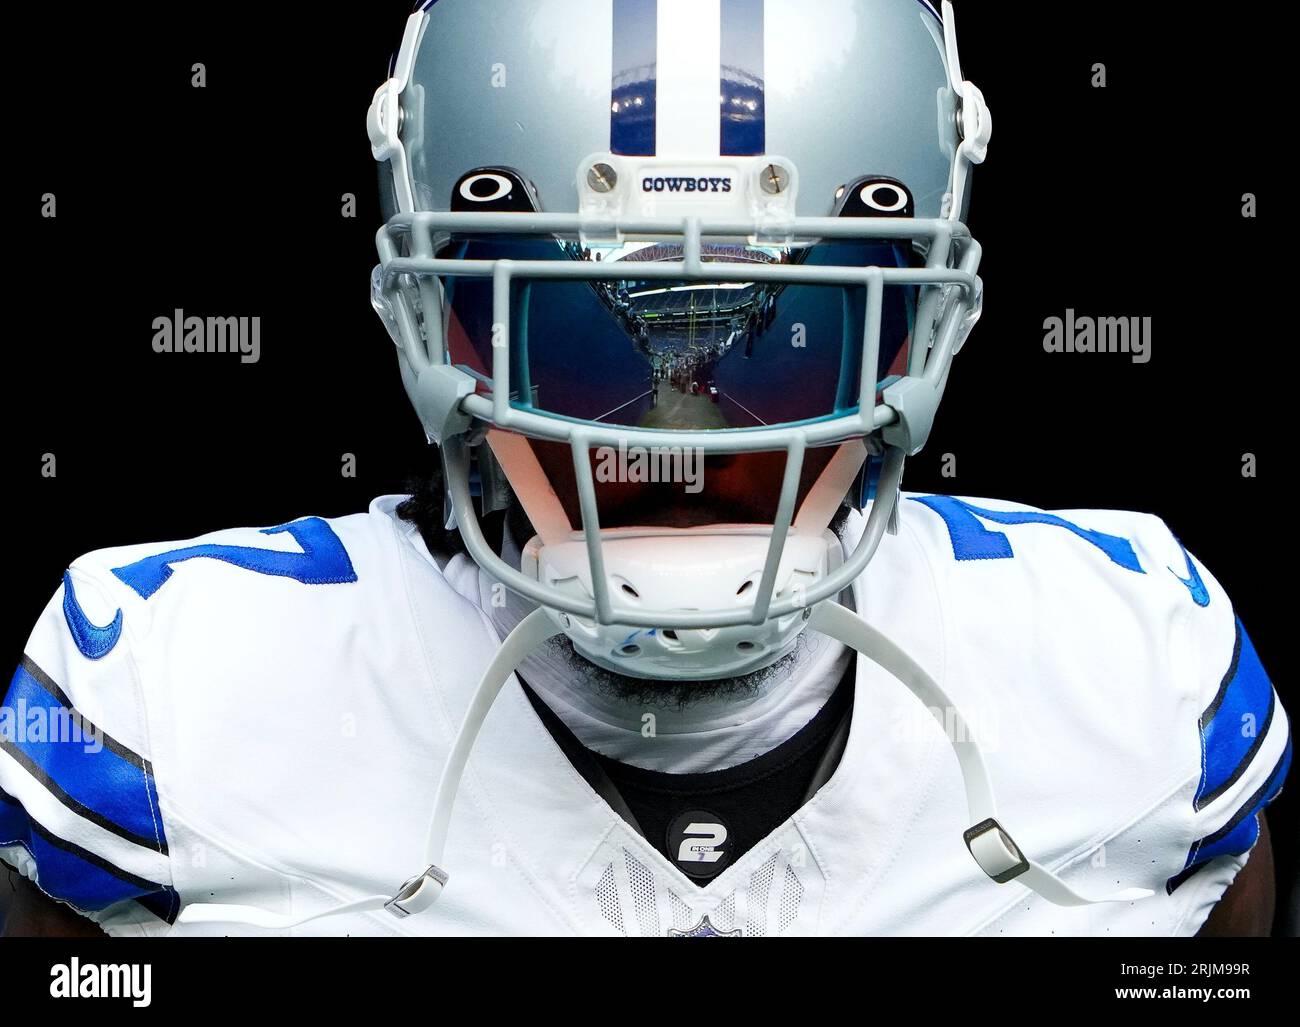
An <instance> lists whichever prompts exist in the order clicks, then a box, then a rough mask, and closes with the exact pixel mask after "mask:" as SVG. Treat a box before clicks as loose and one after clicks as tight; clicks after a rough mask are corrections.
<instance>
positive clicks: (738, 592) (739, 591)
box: [736, 578, 754, 596]
mask: <svg viewBox="0 0 1300 1027" xmlns="http://www.w3.org/2000/svg"><path fill="white" fill-rule="evenodd" d="M753 587H754V579H753V578H750V579H749V580H748V581H746V582H745V583H744V584H743V585H741V586H740V588H738V589H736V595H738V596H743V595H745V594H746V593H747V592H749V591H750V590H751V589H752V588H753Z"/></svg>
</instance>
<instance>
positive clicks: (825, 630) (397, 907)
mask: <svg viewBox="0 0 1300 1027" xmlns="http://www.w3.org/2000/svg"><path fill="white" fill-rule="evenodd" d="M808 627H809V629H810V630H812V631H818V632H821V633H822V634H824V635H827V636H829V637H831V638H833V639H835V640H836V641H839V642H842V643H843V644H844V645H846V646H848V647H849V648H851V649H855V650H857V651H858V652H859V653H861V654H862V655H863V656H865V657H866V658H867V659H869V660H871V661H872V662H873V663H876V664H879V665H880V666H881V667H882V668H883V669H884V670H886V671H888V672H889V673H890V674H892V675H893V676H894V677H896V678H897V679H898V680H899V681H901V682H902V683H903V684H904V685H905V686H906V687H907V689H908V691H910V692H911V693H912V694H913V695H914V696H916V697H917V699H919V700H920V701H921V702H922V703H923V704H924V705H925V706H926V707H927V708H929V709H931V710H936V709H937V710H939V711H940V716H941V717H944V716H945V715H946V718H947V720H948V722H949V723H950V725H951V727H952V728H953V731H952V734H951V735H949V737H948V741H949V742H950V744H951V745H952V749H953V752H954V753H955V754H956V756H957V763H958V765H959V766H960V767H961V775H962V781H963V783H964V785H965V788H966V805H967V807H968V809H969V810H970V819H971V820H972V821H975V826H974V827H972V828H970V829H969V830H968V831H966V833H965V839H966V847H967V848H968V849H970V853H971V855H972V856H974V857H975V862H976V863H978V864H979V867H980V869H981V870H983V871H984V873H986V874H988V876H989V877H990V878H992V879H993V880H994V881H996V882H997V883H998V884H1006V883H1007V882H1008V881H1019V882H1020V883H1021V884H1023V885H1024V886H1025V887H1027V888H1029V889H1030V890H1031V891H1034V892H1037V893H1038V894H1039V895H1041V896H1042V897H1043V898H1045V899H1046V900H1047V901H1048V902H1051V903H1053V904H1055V905H1057V906H1086V905H1091V904H1093V903H1097V902H1133V901H1136V900H1137V899H1144V898H1147V897H1149V896H1150V895H1152V894H1154V893H1153V892H1151V891H1148V890H1147V889H1144V888H1129V889H1126V890H1124V891H1120V892H1116V893H1115V894H1113V895H1106V896H1102V897H1099V898H1089V897H1087V896H1084V895H1080V894H1079V893H1078V892H1076V891H1074V890H1073V889H1072V888H1071V887H1070V886H1069V885H1067V884H1066V883H1065V882H1064V881H1062V880H1061V879H1060V878H1059V877H1057V876H1056V875H1055V874H1053V873H1052V872H1051V871H1050V870H1048V869H1047V868H1045V867H1043V866H1042V865H1040V864H1038V863H1035V862H1034V861H1033V860H1031V859H1028V858H1026V856H1025V855H1024V853H1022V852H1021V851H1020V847H1019V846H1018V845H1016V843H1015V841H1014V840H1013V839H1012V837H1011V835H1010V834H1008V833H1007V831H1006V830H1005V829H1004V828H1003V827H1002V825H1001V823H999V821H998V819H997V805H996V803H995V801H994V798H993V786H992V784H991V783H990V781H989V775H988V769H987V768H986V767H985V766H984V757H983V756H982V755H981V754H980V751H979V747H978V746H977V745H976V743H975V742H974V740H973V736H972V734H971V732H970V729H969V727H968V725H967V724H966V721H965V719H964V718H963V717H962V715H961V713H960V712H959V711H958V709H957V707H956V706H955V705H954V704H953V703H952V701H951V700H949V698H948V696H947V694H946V693H945V692H944V690H943V689H942V688H941V687H940V686H939V684H938V682H936V681H935V680H934V678H932V677H931V676H930V675H929V674H927V673H926V671H925V670H924V669H923V668H922V667H921V665H920V664H918V663H917V662H916V661H915V660H913V659H912V658H911V657H910V656H908V655H907V653H905V652H903V650H902V649H900V648H899V647H898V646H896V645H895V644H894V643H893V642H891V641H890V640H889V639H888V638H886V637H885V636H884V635H882V634H881V633H880V632H879V631H877V630H876V629H875V628H873V627H871V625H869V624H868V623H867V622H866V621H864V620H863V619H862V618H861V617H859V616H858V615H857V614H855V613H852V612H851V611H849V610H847V609H845V608H844V607H843V606H841V605H839V604H838V603H834V602H825V603H822V604H821V605H819V606H818V607H817V608H816V609H815V610H814V611H813V616H812V619H811V620H810V621H809V623H808ZM557 634H559V629H558V628H557V627H556V626H555V624H554V622H553V621H552V620H551V619H550V617H549V616H548V615H547V613H546V611H545V610H544V609H537V610H534V611H533V612H532V613H530V614H529V615H528V616H527V617H525V618H524V619H523V620H522V621H521V622H520V623H519V625H518V627H516V628H515V629H514V631H512V632H511V633H510V634H509V635H508V636H507V637H506V640H505V641H504V642H503V643H502V644H501V648H500V649H499V650H498V652H497V654H496V656H495V658H494V659H493V660H492V663H491V664H490V665H489V666H488V669H487V670H486V671H485V672H484V674H483V680H482V681H480V682H479V686H478V690H477V691H476V692H475V693H474V698H473V700H472V701H471V703H470V706H469V709H468V711H466V713H465V720H464V722H463V723H462V724H461V727H460V731H459V732H458V733H457V735H456V741H455V743H454V745H453V746H452V750H451V754H450V755H449V756H448V757H447V762H446V764H445V765H444V766H443V769H442V777H441V778H440V779H439V781H438V791H437V796H436V798H435V799H434V804H433V816H432V818H431V820H430V822H429V834H428V839H427V842H426V845H425V862H426V863H427V865H428V869H426V870H425V871H424V872H423V873H421V874H418V875H416V876H415V877H412V878H411V879H410V880H409V881H407V882H406V883H405V884H404V885H402V887H401V888H400V889H399V890H398V892H397V894H396V895H371V896H369V897H367V898H364V899H358V900H357V901H355V902H348V903H345V904H343V905H338V906H333V907H330V908H328V909H325V910H323V911H322V912H319V913H315V914H313V915H311V916H306V917H301V916H298V917H296V916H293V915H288V916H285V915H280V914H276V913H271V912H269V911H268V910H264V909H258V908H257V907H255V906H230V905H217V904H213V903H191V904H190V905H187V906H186V907H185V908H184V909H183V910H181V914H180V916H179V917H178V918H177V919H178V921H179V922H180V923H187V924H207V923H233V924H248V925H250V926H253V927H260V928H264V929H267V930H285V929H288V928H291V927H301V926H303V925H304V924H309V923H312V922H313V921H316V920H322V919H324V918H326V917H334V916H342V915H344V914H347V913H368V912H372V911H374V910H378V909H386V910H388V912H390V913H391V914H393V916H395V917H398V918H399V919H401V918H405V917H408V916H413V915H414V914H416V913H422V912H424V911H425V910H426V909H428V908H429V907H430V906H432V905H433V904H434V903H435V902H436V901H437V900H438V896H439V895H441V894H442V889H443V886H444V885H445V884H446V883H447V872H446V871H445V870H443V869H442V868H441V863H442V861H443V856H444V852H445V850H446V845H447V830H448V827H449V826H450V824H451V811H452V806H453V804H454V803H455V801H456V793H457V792H458V791H459V790H460V782H461V778H462V777H463V776H464V773H465V766H466V764H467V763H468V762H469V754H470V750H471V749H472V748H473V746H474V742H475V741H476V740H477V739H478V735H479V731H480V730H481V729H482V727H483V722H484V721H485V720H486V719H487V715H488V712H489V711H490V710H491V709H492V705H493V703H495V702H496V698H497V696H498V695H500V693H501V689H502V688H503V687H504V685H505V683H506V682H507V681H509V680H510V677H511V675H512V674H514V672H515V670H516V668H518V667H519V665H520V664H522V663H523V662H524V660H525V659H527V658H528V655H529V654H530V653H531V652H532V651H533V650H534V649H536V648H537V647H538V646H540V645H541V644H542V643H543V642H545V641H546V640H547V639H549V638H552V637H554V636H555V635H557Z"/></svg>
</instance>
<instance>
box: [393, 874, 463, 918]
mask: <svg viewBox="0 0 1300 1027" xmlns="http://www.w3.org/2000/svg"><path fill="white" fill-rule="evenodd" d="M447 880H448V878H447V872H446V871H445V870H442V869H440V868H438V867H429V869H428V870H426V871H425V872H424V873H422V874H420V875H418V876H416V877H412V878H411V879H410V880H409V881H407V882H406V883H405V884H404V885H402V887H401V888H400V889H399V890H398V892H397V894H396V895H394V896H393V897H392V898H391V899H389V900H388V901H387V902H386V903H384V908H385V909H386V910H388V912H390V913H392V914H393V916H395V917H397V919H399V920H404V919H406V918H407V917H408V916H414V915H415V914H416V913H423V912H424V911H425V910H426V909H428V908H429V907H430V906H432V905H433V904H434V903H435V902H437V901H438V896H439V895H441V894H442V888H443V885H445V884H446V883H447Z"/></svg>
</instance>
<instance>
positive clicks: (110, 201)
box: [0, 0, 1300, 878]
mask: <svg viewBox="0 0 1300 1027" xmlns="http://www.w3.org/2000/svg"><path fill="white" fill-rule="evenodd" d="M815 2H816V0H810V3H815ZM1275 9H1276V8H1267V9H1262V8H1259V7H1258V6H1251V7H1249V8H1246V7H1244V6H1243V7H1242V8H1241V13H1240V14H1233V13H1225V9H1224V8H1223V7H1221V6H1220V5H1197V4H1188V5H1167V4H1135V3H1132V2H1131V0H1130V2H1100V0H1088V2H1074V3H1060V4H1043V3H1036V2H1035V3H1016V2H998V3H991V2H988V3H975V2H974V0H963V2H962V3H960V5H959V7H958V15H959V17H958V27H959V30H960V36H961V41H962V53H963V62H964V64H965V72H966V75H967V77H969V78H971V79H972V80H973V81H975V82H976V83H977V84H979V85H980V86H981V87H982V88H983V90H984V92H985V95H986V96H987V98H988V101H989V104H990V106H991V108H992V109H993V111H994V115H995V132H994V139H993V146H992V149H991V153H990V159H989V162H988V164H987V165H986V166H985V167H984V168H982V169H980V170H979V172H978V173H977V177H976V180H975V192H974V208H973V212H972V218H971V224H972V227H973V229H974V231H975V234H976V236H977V238H979V239H980V240H981V241H982V242H983V243H984V245H985V252H986V261H985V265H984V268H983V272H982V274H983V277H984V280H985V284H986V291H987V310H986V314H985V318H984V321H983V322H982V323H981V325H980V327H979V328H978V329H977V330H976V333H975V335H974V336H973V337H972V340H971V342H970V344H969V345H968V346H967V348H966V350H965V351H964V352H963V354H962V356H961V357H960V358H959V360H958V363H957V367H956V372H955V373H954V376H953V381H952V385H951V387H950V389H949V394H948V398H947V400H946V405H945V407H944V408H943V410H942V411H941V414H940V419H939V423H938V426H937V428H936V431H935V434H934V437H933V439H932V441H931V443H930V446H929V448H928V450H927V452H926V453H925V454H924V455H923V456H922V457H920V458H919V459H917V460H915V461H913V462H912V464H911V465H910V467H909V477H908V482H907V484H908V486H909V488H911V489H913V490H917V491H937V492H956V493H958V494H963V495H971V496H992V497H998V498H1004V499H1012V500H1017V501H1022V502H1026V503H1031V504H1034V505H1036V506H1040V507H1045V508H1048V509H1052V508H1079V507H1095V508H1126V509H1137V510H1142V511H1150V512H1153V513H1158V514H1159V515H1160V516H1162V517H1164V518H1165V519H1166V520H1167V521H1168V522H1169V524H1170V526H1171V527H1172V528H1173V530H1174V531H1175V532H1176V533H1177V534H1178V535H1179V536H1180V537H1181V538H1182V540H1183V541H1184V543H1185V544H1186V545H1187V546H1188V548H1189V549H1190V550H1192V551H1193V552H1195V553H1196V554H1197V555H1198V556H1199V557H1200V558H1201V559H1202V560H1203V561H1205V563H1206V564H1207V565H1208V566H1209V567H1210V568H1211V569H1212V570H1213V571H1214V573H1215V574H1216V576H1217V577H1218V578H1219V580H1220V581H1221V582H1222V583H1223V584H1224V586H1225V587H1226V588H1227V589H1228V591H1229V593H1230V594H1231V595H1232V596H1233V597H1234V601H1235V603H1236V606H1237V611H1238V613H1239V615H1240V616H1241V618H1242V619H1243V621H1244V622H1245V623H1246V625H1247V626H1248V627H1249V630H1250V632H1251V634H1252V636H1253V638H1254V641H1255V643H1256V645H1257V647H1258V649H1259V651H1260V653H1261V655H1262V657H1263V659H1264V661H1265V663H1266V665H1267V666H1268V667H1269V669H1270V671H1271V674H1272V676H1273V678H1274V679H1275V681H1276V682H1277V684H1278V688H1279V691H1280V692H1281V693H1282V695H1283V698H1284V700H1289V706H1290V708H1291V710H1292V711H1295V710H1297V709H1300V692H1297V691H1296V689H1295V688H1294V687H1293V686H1292V684H1291V682H1292V680H1293V677H1294V675H1293V669H1294V658H1293V655H1292V653H1291V651H1290V648H1289V646H1290V643H1289V642H1288V641H1287V640H1288V638H1292V637H1293V636H1292V635H1291V631H1292V630H1293V627H1292V620H1293V614H1292V611H1293V608H1294V598H1286V597H1287V596H1290V595H1291V593H1292V591H1293V589H1294V585H1293V582H1294V580H1295V570H1294V569H1293V568H1292V567H1291V566H1290V564H1291V563H1292V562H1293V560H1294V556H1293V553H1292V542H1291V539H1292V535H1293V529H1292V522H1291V518H1290V517H1289V516H1288V514H1287V510H1288V508H1289V507H1288V496H1289V491H1288V485H1289V484H1290V482H1289V481H1288V476H1289V474H1288V472H1289V471H1290V469H1291V467H1292V466H1293V460H1292V439H1291V434H1290V432H1289V423H1288V422H1289V418H1288V416H1287V415H1288V407H1287V404H1288V402H1289V401H1290V396H1289V388H1288V384H1289V383H1288V382H1287V380H1286V378H1285V377H1284V375H1283V374H1282V373H1281V370H1282V366H1284V365H1282V366H1280V365H1281V362H1282V361H1284V360H1285V359H1286V358H1285V357H1284V356H1283V353H1284V351H1285V350H1287V349H1289V348H1290V346H1291V345H1292V344H1293V343H1294V328H1293V327H1292V326H1291V325H1290V324H1288V323H1287V322H1286V321H1284V320H1282V318H1283V317H1284V316H1285V313H1286V311H1287V310H1288V308H1289V306H1290V303H1289V302H1288V301H1289V298H1290V297H1289V293H1290V292H1291V291H1292V290H1291V288H1290V286H1289V285H1288V284H1287V280H1286V279H1285V278H1284V277H1282V276H1281V275H1279V274H1277V273H1275V272H1274V271H1273V270H1272V269H1271V268H1269V267H1268V266H1267V265H1266V263H1265V262H1266V261H1269V260H1277V259H1280V258H1281V255H1280V253H1279V250H1280V245H1279V240H1278V225H1279V220H1280V218H1281V217H1282V215H1283V203H1284V202H1285V197H1286V194H1284V193H1282V192H1281V191H1280V190H1279V189H1278V188H1277V186H1278V185H1279V184H1280V182H1279V179H1280V166H1281V162H1282V158H1281V156H1280V154H1277V152H1276V150H1277V147H1278V146H1279V145H1280V143H1281V140H1283V139H1284V138H1285V137H1286V135H1287V134H1290V128H1289V121H1290V119H1292V118H1293V117H1294V111H1293V110H1291V107H1290V105H1287V104H1286V103H1285V102H1284V100H1283V97H1284V96H1286V95H1288V94H1285V93H1283V92H1282V91H1281V90H1280V89H1279V88H1278V86H1279V84H1280V77H1281V76H1280V74H1279V68H1280V69H1282V70H1288V69H1287V65H1286V64H1285V63H1284V54H1283V52H1282V46H1283V45H1284V38H1283V37H1285V32H1284V31H1282V30H1281V29H1280V28H1276V29H1273V30H1270V28H1269V16H1268V15H1267V13H1266V12H1267V11H1269V10H1275ZM408 12H409V6H408V5H407V4H406V3H400V2H394V3H379V2H376V0H367V2H366V3H334V4H331V5H327V6H303V5H299V4H288V3H265V2H264V3H256V4H254V3H240V2H227V3H220V4H215V5H212V4H208V5H200V4H174V3H168V4H162V3H152V4H151V3H136V4H131V5H84V6H82V5H78V6H76V7H74V8H67V9H56V8H53V7H50V6H41V7H39V8H35V7H33V8H30V9H29V10H28V11H27V12H26V13H21V12H18V11H15V10H14V9H13V7H10V8H9V9H7V11H6V14H5V19H6V21H7V23H8V24H7V26H6V29H7V31H6V35H7V38H8V47H7V64H8V68H7V70H6V71H5V73H4V74H5V77H6V78H7V79H8V85H7V87H6V88H7V93H8V99H9V107H10V116H9V119H8V121H9V143H8V146H7V147H6V155H7V160H6V162H5V164H6V172H7V173H8V176H9V177H10V178H11V185H10V187H9V188H8V195H9V201H10V217H9V218H8V228H9V231H10V235H9V240H8V241H9V247H8V250H9V258H10V259H9V265H8V266H9V287H8V289H7V293H8V307H9V313H10V316H9V318H8V319H7V327H8V331H7V333H6V339H5V345H4V370H5V375H4V383H5V388H4V398H5V402H4V403H3V404H0V418H2V421H0V427H2V428H3V433H2V434H0V438H2V439H3V444H2V445H0V481H3V482H5V483H6V485H7V493H6V499H7V501H6V502H5V511H6V522H7V523H6V525H5V531H6V536H7V539H8V546H7V549H8V554H7V558H6V560H5V575H6V580H7V587H6V589H5V593H4V594H5V600H6V609H5V611H4V617H3V618H2V624H0V631H3V636H2V637H0V655H4V654H7V656H8V658H9V659H10V660H12V661H15V662H16V660H17V658H18V656H19V655H20V652H21V649H22V645H23V642H24V640H25V638H26V635H27V632H28V631H29V630H30V627H31V624H32V623H33V622H34V620H35V618H36V617H37V615H38V614H39V612H40V610H41V608H42V606H43V605H44V603H45V602H46V600H47V599H48V598H49V596H50V595H51V594H52V593H53V592H54V590H55V589H56V588H57V587H58V584H59V579H60V575H61V573H62V571H63V569H64V568H65V566H67V564H69V563H70V562H71V561H72V560H73V559H74V558H75V557H77V556H78V555H79V554H81V553H84V552H87V551H91V550H94V549H98V548H102V547H105V546H113V545H122V544H127V543H136V542H153V541H164V540H177V539H185V538H189V537H192V536H194V535H197V534H201V533H204V532H207V531H211V530H215V529H219V528H224V527H230V526H232V525H243V524H259V525H265V524H277V523H281V522H284V521H287V520H289V519H292V518H294V517H298V516H302V515H306V514H319V515H325V516H333V515H340V514H345V513H351V512H356V511H358V510H361V509H364V507H365V506H366V504H367V503H368V502H369V500H370V499H372V498H373V497H374V496H376V495H380V494H384V493H389V492H396V491H401V490H402V488H403V485H404V483H405V481H406V480H407V478H408V476H409V475H410V474H412V473H414V472H418V471H420V470H421V469H422V468H423V467H424V466H426V464H427V461H428V460H429V455H428V451H427V449H426V448H425V446H424V444H423V439H422V436H421V433H420V431H419V428H418V426H417V423H416V421H415V418H414V415H413V414H412V413H410V412H409V410H408V407H407V404H406V400H405V397H404V394H403V392H402V390H401V386H400V382H399V379H398V375H397V371H396V362H395V359H394V354H393V350H392V345H391V343H390V342H389V340H388V337H387V335H386V333H385V331H384V329H383V328H382V326H381V325H380V324H379V322H378V320H377V319H376V318H375V317H374V315H373V314H372V312H371V309H370V306H369V302H368V276H369V272H370V269H371V267H372V266H373V265H374V263H375V262H376V258H375V251H374V232H375V229H376V228H377V227H378V225H379V210H378V202H377V199H376V195H375V183H376V172H375V168H374V164H373V161H372V159H371V157H370V153H369V145H368V141H367V138H366V133H365V127H364V116H365V112H366V108H367V106H368V104H369V101H370V97H371V95H372V93H373V91H374V89H375V87H377V86H378V85H379V84H380V83H381V82H382V81H383V79H384V78H385V75H386V70H387V62H388V59H389V56H390V54H391V53H392V51H393V50H394V49H395V47H396V45H397V43H398V41H399V40H400V36H401V31H402V27H403V24H404V21H405V17H406V15H407V13H408ZM512 28H513V27H497V28H496V29H494V30H499V31H510V30H512ZM1285 59H1289V58H1285ZM195 62H203V63H204V64H205V65H206V66H207V76H208V82H207V88H205V89H194V88H192V87H191V84H190V79H191V66H192V65H193V64H194V63H195ZM1096 62H1103V63H1105V64H1106V66H1107V70H1108V77H1109V85H1108V87H1107V88H1105V89H1094V88H1092V87H1091V82H1090V80H1091V75H1092V66H1093V64H1094V63H1096ZM809 116H815V112H809ZM844 127H845V129H851V126H844ZM51 192H52V193H54V194H56V196H57V200H58V217H57V219H53V220H50V219H43V218H42V217H41V216H40V210H39V208H40V198H41V196H42V194H45V193H51ZM1246 192H1253V193H1256V194H1258V196H1259V202H1260V210H1261V216H1260V217H1259V219H1257V220H1246V219H1244V218H1242V216H1241V206H1242V195H1243V194H1244V193H1246ZM345 193H352V194H355V196H356V197H357V216H356V217H355V218H352V219H345V218H343V217H342V216H341V207H342V197H343V194H345ZM177 307H179V308H183V309H184V310H185V311H186V312H187V313H191V314H199V315H204V316H207V315H227V314H239V315H254V314H256V315H260V316H261V317H262V319H263V340H262V346H263V352H262V360H261V362H260V363H258V364H256V365H242V364H240V363H239V362H238V359H237V358H234V357H220V356H213V357H184V358H181V357H169V356H160V355H156V354H154V353H153V351H152V348H151V345H150V342H151V338H152V333H153V332H152V327H151V325H152V321H153V319H154V318H155V317H157V316H160V315H167V314H169V313H170V312H171V311H172V310H173V309H174V308H177ZM1067 307H1073V308H1075V309H1076V310H1078V311H1079V312H1080V313H1081V314H1093V315H1108V316H1150V317H1152V318H1153V319H1154V359H1153V360H1152V362H1151V363H1150V364H1148V365H1145V366H1142V365H1134V364H1133V363H1131V362H1130V361H1129V360H1128V359H1127V358H1125V357H1122V356H1064V355H1062V356H1055V355H1053V356H1050V357H1049V356H1048V355H1047V354H1045V353H1044V352H1043V347H1042V337H1043V321H1044V319H1045V318H1047V317H1050V316H1060V315H1062V314H1063V313H1064V311H1065V309H1066V308H1067ZM1287 355H1288V356H1289V354H1287ZM46 453H52V454H54V455H55V456H56V457H57V461H58V464H57V468H58V476H57V478H54V479H47V478H44V477H42V475H41V467H42V464H41V461H42V455H43V454H46ZM347 453H351V454H355V455H356V457H357V462H358V472H359V473H358V477H356V478H355V479H347V478H344V477H343V476H342V474H341V467H342V459H343V455H344V454H347ZM945 453H951V454H955V456H956V458H957V470H958V477H957V479H956V480H955V481H953V480H947V479H944V478H942V477H941V476H940V474H939V470H940V457H941V456H942V455H943V454H945ZM1246 453H1253V454H1255V455H1256V456H1257V458H1258V467H1259V474H1258V477H1257V478H1255V479H1246V478H1243V476H1242V471H1241V467H1242V457H1243V454H1246ZM1167 729H1169V728H1168V726H1162V725H1152V730H1153V731H1160V730H1167ZM1296 791H1297V789H1295V788H1294V787H1293V788H1292V789H1290V790H1289V792H1290V794H1288V795H1285V796H1284V797H1283V799H1282V800H1281V801H1280V802H1279V803H1278V804H1277V806H1276V807H1275V813H1274V814H1273V823H1274V837H1275V845H1276V848H1277V850H1278V854H1279V870H1280V872H1281V873H1282V875H1283V877H1284V878H1286V877H1290V876H1291V875H1292V874H1293V872H1294V866H1295V860H1296V856H1297V847H1296V843H1295V842H1296V835H1297V833H1300V832H1298V831H1297V820H1296V808H1297V806H1298V805H1300V803H1298V802H1297V800H1296V799H1295V792H1296Z"/></svg>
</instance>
